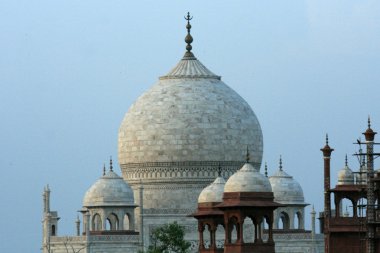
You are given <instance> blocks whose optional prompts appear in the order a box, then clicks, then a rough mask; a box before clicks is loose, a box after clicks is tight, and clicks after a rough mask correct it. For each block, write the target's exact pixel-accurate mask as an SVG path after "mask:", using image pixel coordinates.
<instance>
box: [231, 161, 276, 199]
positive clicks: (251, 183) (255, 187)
mask: <svg viewBox="0 0 380 253" xmlns="http://www.w3.org/2000/svg"><path fill="white" fill-rule="evenodd" d="M224 192H272V187H271V185H270V183H269V180H268V178H267V177H265V176H264V175H262V174H261V173H260V172H259V170H258V169H256V168H254V167H253V166H252V164H250V163H248V162H247V163H245V164H244V165H243V167H242V168H241V169H240V170H238V171H237V172H236V173H235V174H233V175H232V176H231V177H230V178H229V179H228V180H227V182H226V185H225V187H224Z"/></svg>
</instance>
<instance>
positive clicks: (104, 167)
mask: <svg viewBox="0 0 380 253" xmlns="http://www.w3.org/2000/svg"><path fill="white" fill-rule="evenodd" d="M105 175H106V164H103V176H105Z"/></svg>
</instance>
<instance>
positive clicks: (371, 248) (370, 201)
mask: <svg viewBox="0 0 380 253" xmlns="http://www.w3.org/2000/svg"><path fill="white" fill-rule="evenodd" d="M363 134H364V136H365V140H366V144H367V222H368V223H369V225H368V228H367V240H368V244H367V252H368V253H374V252H375V227H374V226H373V225H371V224H372V223H373V222H375V208H374V206H375V194H374V183H373V176H374V172H373V144H374V140H375V135H376V132H374V131H373V130H372V129H371V120H370V118H369V117H368V128H367V130H366V131H365V132H364V133H363Z"/></svg>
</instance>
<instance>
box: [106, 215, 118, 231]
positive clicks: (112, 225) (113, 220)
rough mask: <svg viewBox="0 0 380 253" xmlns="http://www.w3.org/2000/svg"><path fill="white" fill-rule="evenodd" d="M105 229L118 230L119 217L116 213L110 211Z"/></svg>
mask: <svg viewBox="0 0 380 253" xmlns="http://www.w3.org/2000/svg"><path fill="white" fill-rule="evenodd" d="M106 230H119V219H118V218H117V216H116V214H114V213H111V214H110V215H108V217H107V222H106Z"/></svg>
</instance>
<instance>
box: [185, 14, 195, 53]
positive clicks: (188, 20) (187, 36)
mask: <svg viewBox="0 0 380 253" xmlns="http://www.w3.org/2000/svg"><path fill="white" fill-rule="evenodd" d="M192 19H193V17H190V12H188V13H187V16H185V20H187V25H186V29H187V35H186V37H185V42H186V43H187V45H186V53H185V56H184V57H194V54H193V53H192V52H191V49H192V48H193V47H192V46H191V43H192V42H193V37H192V36H191V34H190V30H191V24H190V20H192Z"/></svg>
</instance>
